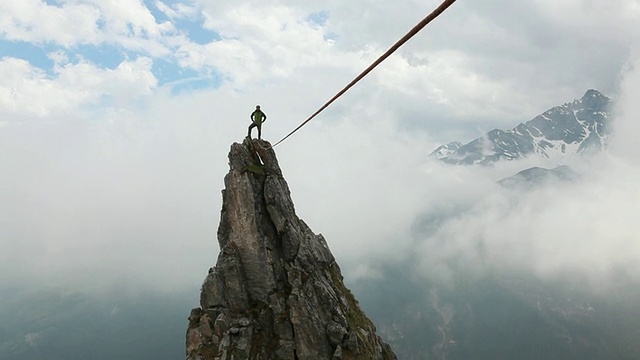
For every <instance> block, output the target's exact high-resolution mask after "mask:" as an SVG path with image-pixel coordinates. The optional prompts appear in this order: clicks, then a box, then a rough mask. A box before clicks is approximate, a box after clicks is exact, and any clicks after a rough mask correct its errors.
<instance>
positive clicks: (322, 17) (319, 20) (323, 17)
mask: <svg viewBox="0 0 640 360" xmlns="http://www.w3.org/2000/svg"><path fill="white" fill-rule="evenodd" d="M328 20H329V13H328V12H327V11H319V12H315V13H311V14H309V16H307V21H308V22H310V23H312V24H315V25H317V26H324V25H325V24H326V23H327V21H328Z"/></svg>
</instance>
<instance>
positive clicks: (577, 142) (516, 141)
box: [430, 90, 611, 165]
mask: <svg viewBox="0 0 640 360" xmlns="http://www.w3.org/2000/svg"><path fill="white" fill-rule="evenodd" d="M610 103H611V99H609V98H608V97H606V96H604V95H602V94H601V93H600V92H598V91H596V90H588V91H587V92H586V93H585V94H584V96H583V97H582V98H581V99H579V100H575V101H573V102H570V103H566V104H564V105H561V106H556V107H554V108H552V109H549V110H547V111H546V112H544V113H542V114H540V115H538V116H536V117H535V118H533V119H532V120H530V121H527V122H526V123H524V124H520V125H518V126H516V127H515V128H513V129H511V130H500V129H494V130H491V131H490V132H488V133H487V134H486V135H485V136H483V137H480V138H477V139H475V140H473V141H471V142H469V143H468V144H465V145H462V144H461V143H459V142H452V143H449V144H447V145H441V146H439V147H438V148H436V149H435V150H434V151H433V152H432V153H431V154H430V156H433V157H436V158H438V159H440V160H443V161H445V162H447V163H450V164H458V165H459V164H464V165H469V164H483V165H487V164H491V163H493V162H495V161H498V160H513V159H518V158H521V157H524V156H529V155H532V154H538V155H540V156H543V157H560V158H564V157H570V156H573V155H576V154H585V153H595V152H599V151H601V150H602V149H603V148H604V147H605V145H606V142H607V137H608V135H609V134H610V126H609V124H608V120H609V118H610V115H611V114H610V110H609V109H610V107H611V105H610Z"/></svg>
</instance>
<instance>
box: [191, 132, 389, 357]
mask: <svg viewBox="0 0 640 360" xmlns="http://www.w3.org/2000/svg"><path fill="white" fill-rule="evenodd" d="M229 166H230V170H229V173H228V174H227V175H226V176H225V179H224V182H225V189H224V190H223V192H222V199H223V205H222V211H221V216H220V225H219V227H218V243H219V245H220V254H219V255H218V260H217V263H216V265H215V266H214V267H213V268H212V269H210V271H209V272H208V275H207V276H206V278H205V281H204V283H203V285H202V290H201V296H200V306H201V309H194V310H193V311H192V312H191V315H190V316H189V328H188V330H187V344H186V345H187V346H186V348H187V360H196V359H202V360H212V359H221V360H230V359H256V360H257V359H291V360H293V359H299V360H305V359H308V360H324V359H327V360H328V359H342V358H345V359H367V360H370V359H375V360H378V359H379V360H383V359H396V356H395V354H394V353H393V352H392V351H391V348H390V347H389V345H387V344H386V343H384V342H383V341H382V339H381V338H380V337H379V336H378V335H377V334H376V329H375V326H374V325H373V323H372V322H371V320H369V319H368V318H367V317H366V315H365V314H364V313H363V311H362V310H361V309H360V306H359V305H358V302H357V301H356V299H355V298H354V297H353V295H352V294H351V292H350V291H349V290H348V289H347V288H346V287H345V285H344V283H343V279H342V275H341V272H340V267H339V266H338V264H337V263H336V261H335V258H334V257H333V254H331V251H330V250H329V246H328V245H327V242H326V241H325V239H324V237H323V236H322V235H318V234H315V233H314V232H313V231H312V230H311V229H310V228H309V227H308V226H307V224H306V223H304V221H302V220H301V219H300V218H298V217H297V216H296V214H295V207H294V204H293V201H292V200H291V194H290V191H289V187H288V185H287V182H286V181H285V179H284V177H283V175H282V171H281V169H280V167H279V165H278V161H277V159H276V156H275V152H274V151H273V149H271V148H270V145H269V143H268V142H265V141H261V140H248V139H246V140H245V141H244V142H243V143H242V144H237V143H236V144H233V145H232V146H231V151H230V153H229ZM202 309H204V310H202ZM347 334H351V335H353V334H361V335H360V336H356V337H355V338H353V339H352V338H351V336H350V335H347Z"/></svg>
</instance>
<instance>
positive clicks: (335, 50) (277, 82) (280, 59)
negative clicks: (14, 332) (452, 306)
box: [0, 0, 640, 297]
mask: <svg viewBox="0 0 640 360" xmlns="http://www.w3.org/2000/svg"><path fill="white" fill-rule="evenodd" d="M437 5H439V1H432V0H426V1H421V2H418V1H411V0H398V1H393V2H391V1H376V0H370V1H349V2H345V1H324V2H318V1H303V0H301V1H291V2H289V1H275V0H262V1H245V0H234V1H220V0H191V1H160V0H156V1H153V0H148V1H146V0H145V1H139V0H108V1H107V0H57V1H56V0H47V1H41V0H21V1H13V0H0V174H1V176H0V229H1V230H0V231H1V233H0V235H1V237H0V280H1V281H6V282H12V281H15V280H24V279H28V278H34V277H35V278H47V279H51V281H54V280H55V281H57V282H65V281H67V282H73V281H75V280H76V279H81V280H90V281H93V280H95V279H96V278H100V279H104V281H115V282H116V283H117V282H120V281H123V280H125V279H126V280H127V281H144V282H146V283H148V284H150V285H151V286H157V287H172V288H183V287H184V288H189V289H191V288H197V287H198V286H199V285H200V283H201V281H202V279H203V278H204V276H205V274H206V271H207V269H208V268H209V267H210V266H212V265H213V264H214V263H215V259H216V257H217V251H218V248H217V241H216V238H215V234H216V229H217V226H218V221H219V211H220V205H221V199H220V190H221V189H222V178H223V176H224V174H225V173H226V172H227V170H228V168H227V158H226V156H227V152H228V149H229V145H230V144H231V143H232V142H235V141H241V140H242V139H243V137H244V136H245V135H246V128H247V126H248V124H249V114H250V112H251V111H252V110H253V108H254V106H255V105H256V104H260V105H262V108H263V110H264V111H265V112H266V113H267V115H268V122H267V123H266V124H265V125H264V127H263V136H264V138H266V139H267V140H270V141H272V142H275V141H277V140H278V139H279V138H281V137H282V136H284V135H285V134H286V133H288V132H289V131H290V130H291V129H293V128H294V127H295V126H297V125H298V124H299V123H300V122H302V121H303V120H304V119H305V118H306V117H308V116H309V115H310V114H311V113H313V112H314V111H315V110H316V109H317V108H318V107H319V106H320V105H322V104H323V103H324V102H325V101H326V100H328V99H329V98H330V97H331V96H333V94H335V93H336V92H337V91H338V90H340V89H341V88H342V87H343V86H344V85H346V83H348V82H349V81H350V80H351V79H352V78H353V77H355V76H356V75H357V74H358V73H359V72H360V71H362V70H363V69H364V68H366V67H367V66H368V65H369V64H370V63H371V62H372V61H373V60H374V59H376V58H377V57H378V56H379V55H380V54H382V53H383V52H384V51H385V50H386V49H387V48H388V47H389V46H390V45H392V44H393V43H394V42H395V41H396V40H397V39H398V38H399V37H401V36H402V35H404V34H405V33H406V32H407V31H408V30H409V29H410V28H412V27H413V26H414V25H415V24H416V23H417V22H418V21H419V20H421V19H422V18H423V17H424V16H426V14H428V13H429V12H430V11H431V10H432V9H434V8H435V7H436V6H437ZM639 22H640V2H639V1H638V0H612V1H607V2H602V1H593V0H566V1H561V2H559V1H552V0H533V1H528V2H517V1H509V0H484V1H473V0H459V1H457V2H456V3H455V4H454V5H453V6H452V7H451V8H450V9H449V10H447V11H446V12H445V13H444V14H443V15H442V16H441V17H440V18H438V19H437V20H435V21H434V22H433V23H431V24H430V25H429V26H427V27H426V28H425V29H424V30H423V31H422V32H421V33H420V34H418V35H417V36H416V37H415V38H413V39H412V40H411V41H410V42H408V43H407V44H406V45H405V46H404V47H403V48H402V49H401V50H400V51H398V52H397V53H396V54H395V55H393V56H392V57H391V58H389V59H388V60H387V61H386V62H384V63H383V64H382V65H381V66H380V67H378V68H377V69H376V70H375V71H374V72H373V73H371V74H370V75H369V77H368V78H366V79H365V80H363V81H362V82H361V83H359V84H358V85H357V86H356V87H354V88H353V89H352V90H350V91H349V92H348V93H347V94H346V95H345V96H343V97H342V98H341V99H340V100H339V101H337V102H336V103H334V105H332V106H331V107H330V108H329V109H327V110H326V111H325V112H324V113H322V114H321V115H320V116H319V117H317V118H316V119H315V120H314V121H313V122H311V123H309V125H308V126H306V127H305V128H303V129H302V130H301V131H300V132H299V133H297V134H296V135H295V136H293V137H291V138H290V139H289V140H287V141H286V142H285V143H283V144H282V145H280V146H279V147H278V148H277V149H276V150H277V154H278V156H279V159H280V163H281V166H282V168H283V171H284V174H285V177H286V178H287V180H288V182H289V184H290V187H291V189H292V192H293V199H294V202H295V203H296V206H297V210H298V215H299V216H300V217H302V218H303V219H304V220H305V221H307V222H308V223H309V225H310V226H311V227H312V229H314V231H316V232H321V233H323V234H324V235H325V236H326V237H327V241H328V242H329V245H330V247H331V248H332V250H333V251H334V253H335V254H336V256H337V257H338V259H339V260H340V261H342V262H343V263H344V266H343V268H344V269H345V271H346V272H348V274H347V275H348V276H352V277H355V276H365V275H366V274H371V273H372V271H374V270H375V269H373V268H374V267H372V266H371V264H372V263H373V262H372V261H374V260H376V259H379V258H380V257H385V258H387V259H391V260H393V259H397V260H401V259H403V258H404V257H405V256H406V254H407V253H408V252H414V251H424V252H425V255H426V254H429V256H425V264H424V268H425V269H433V268H434V267H438V269H440V270H442V273H443V274H446V272H447V269H442V267H441V266H439V264H442V263H444V262H446V261H447V259H448V257H451V256H456V257H459V256H460V255H461V254H466V255H465V256H467V255H468V256H469V257H470V258H477V254H475V253H474V252H473V250H472V249H474V248H477V246H476V245H477V244H475V243H474V241H476V240H477V239H485V240H484V241H489V245H488V246H489V249H490V251H489V253H491V254H492V255H491V256H492V260H491V261H492V262H494V263H499V264H505V266H515V265H514V264H517V263H523V262H525V263H526V266H527V267H528V268H531V269H534V270H535V271H536V272H537V273H539V274H542V275H548V274H556V273H559V272H563V271H574V272H582V271H587V270H588V271H592V272H594V273H593V277H592V278H593V279H603V278H608V276H610V274H611V273H612V271H613V272H615V271H614V270H615V269H617V268H616V266H618V265H620V264H622V265H620V266H623V265H624V266H627V265H628V264H632V263H636V264H637V263H640V262H639V260H640V248H639V247H638V245H636V244H637V243H638V242H637V240H638V236H639V235H638V234H640V228H639V227H638V222H637V221H635V220H634V219H633V216H635V214H637V213H639V211H640V209H639V208H638V206H639V205H638V204H640V195H639V193H638V187H637V185H636V184H638V181H640V176H639V174H638V170H637V168H638V167H637V165H638V162H637V160H638V159H640V155H639V154H638V152H639V150H638V149H639V148H638V147H637V145H636V144H635V141H634V139H635V138H636V137H637V134H638V132H639V131H640V129H638V125H636V124H637V122H636V121H635V120H634V119H637V118H638V114H640V109H638V107H637V102H636V101H634V99H637V94H638V92H639V91H640V86H639V84H640V76H639V74H638V68H637V66H639V65H638V64H640V63H639V62H638V56H640V51H639V50H640V47H639V44H640V39H639V37H640V32H638V30H637V24H638V23H639ZM590 88H593V89H598V90H600V91H601V92H603V93H604V94H605V95H607V96H609V97H612V98H614V99H616V100H617V101H618V103H619V104H620V107H619V108H618V109H617V110H618V112H619V113H620V114H621V119H622V120H620V121H619V122H618V123H617V125H616V126H617V129H618V130H619V131H618V132H617V133H618V134H620V135H619V137H618V138H617V140H616V141H615V142H614V146H613V149H612V151H611V152H608V153H607V154H605V155H603V156H601V157H600V158H599V160H598V161H599V162H596V165H594V164H593V163H589V164H576V165H575V166H577V167H578V168H582V169H583V170H584V172H585V173H586V174H588V175H589V176H587V180H585V182H584V183H582V184H581V185H579V186H576V187H574V188H571V189H569V190H568V191H560V190H557V189H545V190H541V192H538V193H533V194H528V195H527V196H526V198H523V199H520V200H518V201H521V203H519V204H521V206H518V207H517V208H515V209H514V210H513V211H505V207H504V206H502V205H503V203H502V202H505V201H506V202H509V200H508V199H509V198H508V197H509V196H510V195H509V194H505V193H504V192H502V191H501V190H496V189H495V184H494V181H495V180H497V179H499V178H501V177H504V176H509V175H512V174H514V173H515V172H517V171H519V170H520V169H521V168H522V167H523V166H525V165H548V166H554V165H556V164H542V163H534V162H532V163H531V164H528V163H527V164H523V163H513V164H505V165H501V166H497V167H496V168H493V169H491V170H487V169H473V168H455V167H447V166H442V165H440V164H436V163H434V162H433V161H430V160H428V159H427V158H426V155H427V154H428V153H429V152H431V151H432V150H433V149H434V148H435V147H436V146H437V145H439V144H441V143H446V142H449V141H453V140H459V141H463V142H467V141H470V140H472V139H473V138H474V137H477V136H479V135H481V134H482V133H484V132H486V131H488V130H491V129H493V128H496V127H502V128H511V127H514V126H516V125H517V124H518V123H519V122H524V121H527V120H529V119H531V118H533V117H534V116H536V115H537V114H539V113H542V112H543V111H545V110H547V109H548V108H550V107H552V106H555V105H560V104H562V103H564V102H569V101H572V100H574V99H576V98H580V97H581V96H582V95H583V94H584V92H585V91H586V90H587V89H590ZM567 161H568V162H572V160H567ZM593 169H598V171H594V170H593ZM602 169H605V170H606V171H608V173H607V174H611V176H604V175H602V171H603V170H602ZM577 201H582V203H581V202H577ZM463 203H464V204H465V205H464V206H467V207H472V208H473V209H475V210H476V211H474V212H473V214H475V215H467V217H466V218H465V217H463V218H460V217H458V218H456V219H453V220H451V221H450V222H447V223H446V224H444V225H443V226H442V228H441V229H439V230H438V231H437V233H436V234H435V235H433V234H432V236H431V237H429V238H421V237H420V236H417V238H416V235H415V234H413V233H412V231H413V230H412V229H413V227H414V226H415V222H416V216H417V214H428V213H431V212H434V211H439V210H446V209H450V208H454V207H455V206H457V205H460V204H463ZM576 209H586V210H585V211H586V214H587V215H586V217H582V216H579V218H576V216H577V214H578V212H577V211H575V210H576ZM589 209H590V210H589ZM534 210H535V211H534ZM460 221H465V222H464V223H460ZM501 226H502V227H504V232H502V233H498V232H497V231H496V230H495V229H496V227H501ZM576 228H579V229H580V231H578V232H575V231H574V229H576ZM461 229H464V231H461ZM542 229H544V230H542ZM614 230H615V231H614ZM504 234H521V235H520V236H522V237H523V239H522V243H526V244H528V245H527V247H521V246H518V245H517V244H520V243H517V244H516V245H514V243H513V242H512V241H515V240H514V236H513V235H504ZM434 239H435V240H434ZM438 239H446V240H447V241H446V243H447V245H446V246H445V247H442V246H441V245H438V244H440V243H441V241H437V240H438ZM487 239H490V240H487ZM545 239H546V240H548V239H552V240H553V241H554V244H555V243H557V242H558V241H560V240H563V241H562V242H560V243H559V244H560V245H558V246H555V247H553V246H552V247H550V246H551V245H550V243H549V242H548V241H543V240H545ZM603 239H606V240H607V241H603ZM564 240H566V241H564ZM607 244H608V245H607ZM434 246H436V247H435V248H434ZM576 247H580V248H581V249H583V251H580V252H577V253H576V252H575V251H574V250H575V248H576ZM363 249H367V250H363ZM492 249H493V250H492ZM505 249H506V250H505ZM523 249H525V250H526V249H529V250H526V251H525V250H523ZM622 249H623V250H622ZM491 251H493V253H492V252H491ZM549 253H553V254H556V256H554V257H551V256H547V255H548V254H549ZM434 254H439V255H437V256H436V255H434ZM501 254H502V255H501ZM504 254H507V255H504ZM525 260H526V261H525ZM596 260H598V261H600V262H599V263H598V264H599V266H589V265H590V264H593V263H594V261H596ZM341 265H342V264H341ZM567 269H568V270H567ZM440 270H439V271H440ZM635 270H637V269H635ZM425 271H427V272H428V270H425ZM634 274H640V272H634ZM594 281H595V280H594ZM100 283H101V282H100ZM195 296H196V294H194V297H195Z"/></svg>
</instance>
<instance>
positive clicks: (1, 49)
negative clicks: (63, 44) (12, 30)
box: [0, 40, 57, 75]
mask: <svg viewBox="0 0 640 360" xmlns="http://www.w3.org/2000/svg"><path fill="white" fill-rule="evenodd" d="M56 49H57V47H53V46H49V45H44V46H40V45H33V44H30V43H26V42H23V41H6V40H0V54H2V57H4V56H10V57H13V58H17V59H23V60H26V61H28V62H29V63H31V65H33V66H36V67H39V68H40V69H42V70H44V71H45V72H46V73H47V74H49V75H52V74H53V65H54V64H53V61H52V60H51V59H49V57H48V56H47V54H48V53H50V52H52V51H54V50H56Z"/></svg>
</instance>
